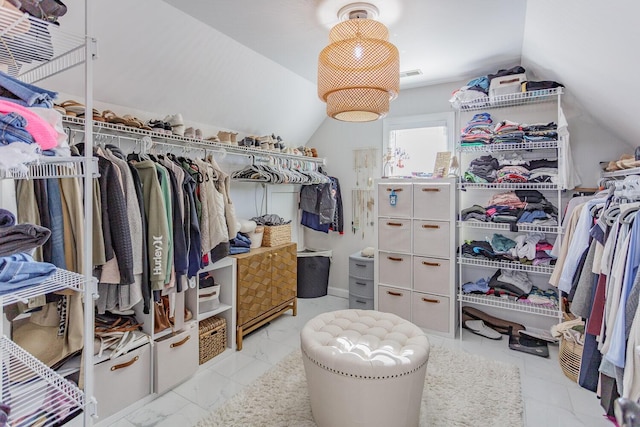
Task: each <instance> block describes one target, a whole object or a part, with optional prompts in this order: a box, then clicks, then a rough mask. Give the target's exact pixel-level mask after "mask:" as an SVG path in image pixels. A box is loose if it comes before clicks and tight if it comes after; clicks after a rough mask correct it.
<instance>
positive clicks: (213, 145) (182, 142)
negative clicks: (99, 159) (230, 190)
mask: <svg viewBox="0 0 640 427" xmlns="http://www.w3.org/2000/svg"><path fill="white" fill-rule="evenodd" d="M62 121H63V123H65V124H67V125H77V126H79V127H83V126H84V125H85V119H83V118H81V117H69V116H64V117H63V120H62ZM92 122H93V130H94V132H95V136H96V137H98V136H99V135H105V134H106V135H114V136H118V135H124V136H132V135H134V136H137V137H140V138H142V137H145V136H148V137H150V138H152V139H153V141H154V143H159V144H162V145H167V146H175V147H180V148H184V149H188V148H193V149H201V150H216V151H222V150H224V151H225V152H227V153H234V154H240V155H244V156H254V157H260V158H268V157H273V158H285V159H291V160H298V161H303V162H311V163H315V164H319V165H324V164H325V163H326V159H325V158H323V157H310V156H302V155H296V154H286V153H282V152H278V151H270V150H261V149H259V148H251V147H241V146H235V145H231V144H225V143H222V142H214V141H207V140H203V139H195V138H187V137H184V136H179V135H167V134H165V133H159V132H154V131H150V130H146V129H139V128H135V127H131V126H125V125H121V124H114V123H107V122H101V121H97V120H92Z"/></svg>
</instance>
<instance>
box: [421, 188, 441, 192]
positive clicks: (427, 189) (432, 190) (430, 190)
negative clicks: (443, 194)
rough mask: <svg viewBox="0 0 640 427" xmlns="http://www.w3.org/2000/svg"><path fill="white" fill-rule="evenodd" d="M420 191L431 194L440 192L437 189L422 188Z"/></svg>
mask: <svg viewBox="0 0 640 427" xmlns="http://www.w3.org/2000/svg"><path fill="white" fill-rule="evenodd" d="M422 191H429V192H431V193H437V192H438V191H440V189H439V188H423V189H422Z"/></svg>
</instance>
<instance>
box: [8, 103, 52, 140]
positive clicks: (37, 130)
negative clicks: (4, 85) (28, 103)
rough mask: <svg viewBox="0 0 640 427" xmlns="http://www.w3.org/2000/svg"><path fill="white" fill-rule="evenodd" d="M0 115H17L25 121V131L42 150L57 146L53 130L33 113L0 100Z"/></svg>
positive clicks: (20, 106)
mask: <svg viewBox="0 0 640 427" xmlns="http://www.w3.org/2000/svg"><path fill="white" fill-rule="evenodd" d="M0 113H18V114H20V115H21V116H22V117H24V118H25V120H26V121H27V126H25V129H26V131H27V132H29V133H30V134H31V136H33V139H34V140H35V141H36V143H37V144H38V145H39V146H40V148H42V149H43V150H50V149H52V148H55V147H56V146H57V145H58V140H57V136H58V135H57V133H56V131H55V129H54V128H53V127H52V126H51V125H50V124H49V123H47V122H46V121H45V120H43V119H42V118H41V117H40V116H38V115H37V114H36V113H34V112H33V111H31V110H29V109H28V108H26V107H23V106H22V105H18V104H16V103H15V102H11V101H2V100H0Z"/></svg>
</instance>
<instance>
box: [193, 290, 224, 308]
mask: <svg viewBox="0 0 640 427" xmlns="http://www.w3.org/2000/svg"><path fill="white" fill-rule="evenodd" d="M218 307H220V285H213V286H210V287H208V288H203V289H199V290H198V312H199V313H207V312H209V311H213V310H215V309H216V308H218Z"/></svg>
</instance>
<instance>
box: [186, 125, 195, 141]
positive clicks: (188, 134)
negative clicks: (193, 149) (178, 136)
mask: <svg viewBox="0 0 640 427" xmlns="http://www.w3.org/2000/svg"><path fill="white" fill-rule="evenodd" d="M184 137H185V138H192V139H193V138H195V137H196V131H195V129H193V128H192V127H188V128H186V129H185V131H184Z"/></svg>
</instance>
